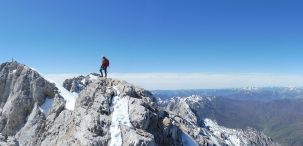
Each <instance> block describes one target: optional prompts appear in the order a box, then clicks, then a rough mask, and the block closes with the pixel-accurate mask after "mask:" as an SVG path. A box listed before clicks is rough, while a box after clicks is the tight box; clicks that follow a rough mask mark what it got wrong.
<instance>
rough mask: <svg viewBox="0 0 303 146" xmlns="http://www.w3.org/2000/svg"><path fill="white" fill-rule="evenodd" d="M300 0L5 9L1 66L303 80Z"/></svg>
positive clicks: (53, 0) (29, 0) (145, 0)
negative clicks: (107, 64)
mask: <svg viewBox="0 0 303 146" xmlns="http://www.w3.org/2000/svg"><path fill="white" fill-rule="evenodd" d="M302 7H303V2H302V1H299V0H121V1H120V0H119V1H118V0H104V1H103V0H89V1H84V0H43V1H41V0H26V1H24V0H13V1H11V0H10V1H1V2H0V51H1V55H0V61H1V62H4V61H8V60H10V59H11V58H12V57H14V58H16V59H17V60H18V61H20V62H22V63H25V64H28V65H30V66H32V67H35V68H37V69H38V70H40V71H41V72H43V73H84V72H85V73H86V72H93V71H95V72H97V71H98V66H99V62H100V59H101V56H102V55H106V56H108V57H109V58H110V59H111V68H110V69H111V72H137V73H138V72H207V73H281V74H303V67H302V66H303V9H302Z"/></svg>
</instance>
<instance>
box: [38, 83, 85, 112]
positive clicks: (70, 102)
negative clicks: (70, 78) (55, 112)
mask: <svg viewBox="0 0 303 146" xmlns="http://www.w3.org/2000/svg"><path fill="white" fill-rule="evenodd" d="M44 78H45V77H44ZM45 79H47V80H48V81H49V82H52V83H54V84H55V85H56V87H57V88H58V90H59V94H60V95H61V96H62V97H63V98H64V99H65V101H66V104H65V108H66V109H68V110H74V108H75V103H76V99H77V98H78V96H79V95H78V93H75V92H74V93H71V92H69V91H68V90H66V89H65V88H64V87H63V83H61V84H60V83H58V82H54V81H52V80H51V79H49V78H45Z"/></svg>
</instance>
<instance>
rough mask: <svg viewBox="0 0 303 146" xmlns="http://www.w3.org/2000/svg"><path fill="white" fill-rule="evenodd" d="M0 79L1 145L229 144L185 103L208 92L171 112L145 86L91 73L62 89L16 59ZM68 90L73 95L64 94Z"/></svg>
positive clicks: (0, 72)
mask: <svg viewBox="0 0 303 146" xmlns="http://www.w3.org/2000/svg"><path fill="white" fill-rule="evenodd" d="M0 80H1V82H0V104H1V105H0V145H1V146H2V145H3V146H6V145H10V146H18V145H33V146H36V145H37V146H38V145H43V146H56V145H57V146H61V145H75V146H78V145H79V146H83V145H87V146H103V145H104V146H105V145H110V146H121V145H123V146H127V145H135V146H139V145H140V146H141V145H146V146H156V145H160V146H170V145H174V146H182V145H184V146H187V145H190V146H192V145H227V144H229V143H228V142H227V139H226V137H223V136H222V135H216V131H212V130H213V129H212V128H211V126H207V125H206V124H207V123H205V126H202V127H201V126H199V125H198V121H197V120H196V119H195V113H194V112H193V111H191V109H190V106H191V104H192V103H196V102H201V101H206V102H208V101H210V100H211V98H209V99H202V98H199V97H194V96H193V97H191V98H188V99H184V100H183V99H180V100H176V101H175V103H177V104H175V105H177V106H179V113H176V112H175V111H176V109H178V108H176V107H173V105H174V104H172V105H171V106H172V107H173V108H168V109H174V110H160V109H159V105H158V102H157V100H156V98H155V97H154V96H153V95H152V94H151V93H150V92H149V91H147V90H144V89H142V88H139V87H136V86H134V85H131V84H129V83H127V82H125V81H119V80H113V79H101V78H99V77H98V76H97V74H90V75H88V76H80V77H76V78H73V79H68V80H66V81H65V82H64V87H65V88H66V89H67V90H68V91H65V89H61V87H58V86H59V85H56V84H53V83H51V82H49V81H47V80H46V79H44V78H43V77H42V76H41V75H40V74H39V73H38V72H37V71H34V70H33V69H31V68H29V67H27V66H25V65H22V64H19V63H17V62H9V63H4V64H2V65H1V66H0ZM67 92H74V93H77V96H71V97H66V95H67ZM71 98H76V99H74V100H76V101H75V102H74V104H73V105H70V106H73V107H72V108H65V107H66V104H68V103H73V102H70V101H69V100H73V99H71ZM191 99H195V100H194V101H195V102H192V103H191V101H192V100H191ZM179 101H180V103H179ZM159 104H161V103H159ZM183 110H184V111H183ZM223 135H224V134H223ZM235 136H237V135H235ZM261 138H262V137H261ZM261 138H260V139H261ZM270 142H271V141H268V142H267V143H266V145H271V144H272V143H270ZM255 144H256V145H258V144H259V143H258V142H256V143H255ZM262 144H265V143H262ZM231 145H237V144H234V143H232V144H231ZM252 145H254V144H252Z"/></svg>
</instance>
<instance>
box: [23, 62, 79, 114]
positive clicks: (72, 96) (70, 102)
mask: <svg viewBox="0 0 303 146" xmlns="http://www.w3.org/2000/svg"><path fill="white" fill-rule="evenodd" d="M25 68H27V69H31V70H33V71H36V72H37V73H39V75H40V76H41V77H42V78H44V79H45V80H47V81H49V82H51V83H54V84H55V85H56V87H57V88H58V90H59V94H60V95H61V96H62V97H63V98H64V99H65V100H66V104H65V108H66V109H68V110H74V108H75V103H76V99H77V97H78V96H79V95H78V94H77V93H71V92H69V91H68V90H66V89H65V88H64V87H63V81H62V83H61V81H60V83H59V82H56V81H53V80H52V79H51V78H50V77H48V76H44V75H43V74H41V73H40V72H39V71H38V70H36V69H35V68H32V67H28V66H25Z"/></svg>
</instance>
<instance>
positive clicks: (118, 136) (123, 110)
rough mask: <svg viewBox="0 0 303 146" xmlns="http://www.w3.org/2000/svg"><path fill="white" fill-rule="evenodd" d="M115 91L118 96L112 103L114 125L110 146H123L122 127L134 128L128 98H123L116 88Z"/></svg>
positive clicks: (111, 129) (112, 125)
mask: <svg viewBox="0 0 303 146" xmlns="http://www.w3.org/2000/svg"><path fill="white" fill-rule="evenodd" d="M114 89H115V90H116V92H117V94H118V95H117V96H115V97H114V98H113V101H112V104H113V106H112V109H111V111H112V124H111V126H110V133H111V142H110V146H121V145H122V133H121V129H120V125H123V126H127V127H132V125H131V123H130V120H129V113H128V99H127V98H126V97H124V98H121V97H120V96H119V94H120V92H119V90H118V88H117V87H116V86H115V87H114Z"/></svg>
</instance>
